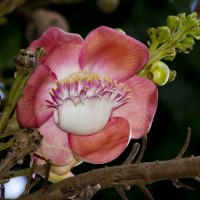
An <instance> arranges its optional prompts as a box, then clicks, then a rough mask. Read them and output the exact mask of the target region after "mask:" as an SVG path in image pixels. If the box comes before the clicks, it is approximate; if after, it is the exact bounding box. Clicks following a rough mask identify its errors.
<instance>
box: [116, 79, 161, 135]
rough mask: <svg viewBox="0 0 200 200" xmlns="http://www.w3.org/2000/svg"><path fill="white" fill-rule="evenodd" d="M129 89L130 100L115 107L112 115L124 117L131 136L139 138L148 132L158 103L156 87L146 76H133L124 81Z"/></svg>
mask: <svg viewBox="0 0 200 200" xmlns="http://www.w3.org/2000/svg"><path fill="white" fill-rule="evenodd" d="M127 89H131V92H130V94H129V96H131V100H130V101H129V102H128V103H127V104H124V105H122V106H121V107H119V108H117V109H116V110H115V111H114V112H113V114H112V117H124V118H126V119H127V120H128V122H129V124H130V126H131V129H132V138H135V139H136V138H140V137H142V136H143V135H145V134H146V133H148V131H149V129H150V127H151V124H152V121H153V118H154V114H155V111H156V108H157V103H158V93H157V87H156V86H155V84H153V83H152V82H151V81H149V80H148V79H146V78H142V77H139V76H134V77H133V78H131V79H129V80H128V81H127V82H125V88H124V90H125V91H126V90H127Z"/></svg>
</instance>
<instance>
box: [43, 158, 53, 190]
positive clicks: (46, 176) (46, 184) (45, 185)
mask: <svg viewBox="0 0 200 200" xmlns="http://www.w3.org/2000/svg"><path fill="white" fill-rule="evenodd" d="M44 167H45V168H44V170H45V171H44V173H45V176H44V182H43V185H42V188H43V189H44V190H47V186H48V179H49V172H50V168H51V161H50V160H48V161H47V163H46V164H45V166H44Z"/></svg>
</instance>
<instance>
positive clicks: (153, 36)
mask: <svg viewBox="0 0 200 200" xmlns="http://www.w3.org/2000/svg"><path fill="white" fill-rule="evenodd" d="M147 33H148V35H149V37H150V38H151V40H152V41H155V40H156V29H155V28H149V29H148V30H147Z"/></svg>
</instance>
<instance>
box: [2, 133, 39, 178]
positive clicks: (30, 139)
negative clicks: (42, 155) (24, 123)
mask: <svg viewBox="0 0 200 200" xmlns="http://www.w3.org/2000/svg"><path fill="white" fill-rule="evenodd" d="M41 139H42V137H41V135H40V134H39V132H38V130H37V129H23V130H22V131H19V132H18V133H16V134H15V141H14V142H13V146H12V148H11V149H10V151H9V152H8V154H7V156H6V157H5V158H4V159H3V160H2V161H1V162H0V179H4V178H7V177H6V175H8V174H9V173H10V172H9V170H10V169H11V168H12V167H13V166H14V165H15V164H16V163H17V161H19V160H23V158H24V157H25V156H26V155H28V154H29V153H31V152H32V151H34V150H35V149H36V148H37V147H38V146H39V145H40V142H41Z"/></svg>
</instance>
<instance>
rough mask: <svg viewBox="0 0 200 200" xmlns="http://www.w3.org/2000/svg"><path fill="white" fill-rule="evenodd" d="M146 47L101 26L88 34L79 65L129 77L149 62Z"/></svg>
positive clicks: (106, 73) (112, 76)
mask: <svg viewBox="0 0 200 200" xmlns="http://www.w3.org/2000/svg"><path fill="white" fill-rule="evenodd" d="M148 56H149V52H148V49H147V47H146V46H145V45H144V44H142V43H141V42H139V41H137V40H135V39H134V38H132V37H130V36H127V35H125V34H124V33H122V32H119V31H117V30H115V29H112V28H108V27H105V26H102V27H99V28H97V29H95V30H93V31H92V32H90V33H89V34H88V36H87V37H86V39H85V43H84V46H83V48H82V49H81V53H80V65H81V67H82V68H83V69H89V70H91V71H93V72H95V73H99V74H102V75H104V76H107V77H111V78H113V79H116V80H120V81H122V80H127V79H128V78H130V77H131V76H133V75H135V74H136V73H137V72H139V71H140V69H141V68H142V67H143V66H144V64H145V63H146V62H147V59H148Z"/></svg>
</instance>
